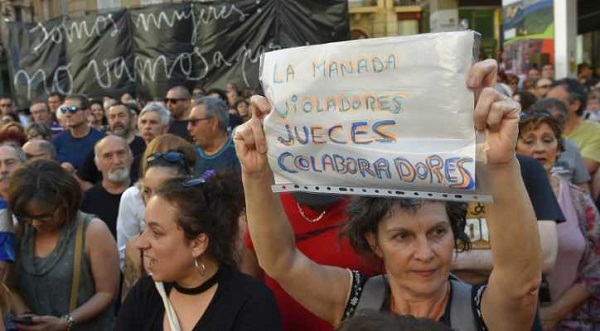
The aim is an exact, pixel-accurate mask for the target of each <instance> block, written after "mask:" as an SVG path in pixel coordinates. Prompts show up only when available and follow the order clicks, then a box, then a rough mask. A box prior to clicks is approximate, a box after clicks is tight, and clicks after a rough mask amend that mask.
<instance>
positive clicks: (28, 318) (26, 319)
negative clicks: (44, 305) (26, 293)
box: [12, 315, 35, 325]
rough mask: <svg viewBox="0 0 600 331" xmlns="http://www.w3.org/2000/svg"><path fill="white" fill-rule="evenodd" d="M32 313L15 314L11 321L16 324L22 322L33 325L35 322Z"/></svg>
mask: <svg viewBox="0 0 600 331" xmlns="http://www.w3.org/2000/svg"><path fill="white" fill-rule="evenodd" d="M32 318H33V315H19V316H15V317H13V319H12V320H13V322H14V323H16V324H22V325H33V324H35V323H34V322H33V320H32Z"/></svg>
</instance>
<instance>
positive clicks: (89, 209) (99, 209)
mask: <svg viewBox="0 0 600 331" xmlns="http://www.w3.org/2000/svg"><path fill="white" fill-rule="evenodd" d="M120 202H121V194H111V193H109V192H108V191H106V190H105V189H104V187H103V186H102V183H101V182H100V183H96V184H95V185H94V186H92V188H91V189H89V190H87V191H86V192H85V194H84V195H83V200H82V203H81V211H83V212H85V213H88V214H94V215H96V216H98V218H100V219H101V220H103V221H104V223H106V225H108V229H109V230H110V233H112V234H113V236H114V237H115V238H117V216H118V215H119V203H120Z"/></svg>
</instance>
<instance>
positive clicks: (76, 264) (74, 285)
mask: <svg viewBox="0 0 600 331" xmlns="http://www.w3.org/2000/svg"><path fill="white" fill-rule="evenodd" d="M85 218H86V216H85V215H84V214H83V213H80V216H79V217H77V230H76V233H75V251H74V252H73V279H72V281H71V298H70V299H69V312H72V311H73V310H75V308H77V296H78V294H79V281H80V279H81V257H82V255H83V225H84V224H83V223H84V221H85Z"/></svg>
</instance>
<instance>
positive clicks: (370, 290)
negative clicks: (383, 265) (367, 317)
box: [356, 275, 387, 312]
mask: <svg viewBox="0 0 600 331" xmlns="http://www.w3.org/2000/svg"><path fill="white" fill-rule="evenodd" d="M386 290H387V280H386V279H385V276H384V275H379V276H375V277H371V278H369V279H368V280H367V282H366V283H365V285H364V288H363V291H362V293H361V295H360V299H359V300H358V305H356V312H359V311H361V310H365V309H372V310H377V311H380V310H381V306H383V302H384V301H385V292H386Z"/></svg>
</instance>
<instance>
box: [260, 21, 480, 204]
mask: <svg viewBox="0 0 600 331" xmlns="http://www.w3.org/2000/svg"><path fill="white" fill-rule="evenodd" d="M477 38H478V35H477V34H476V33H475V32H473V31H460V32H448V33H435V34H422V35H415V36H407V37H391V38H380V39H363V40H359V41H347V42H338V43H330V44H324V45H316V46H306V47H297V48H290V49H283V50H278V51H273V52H268V53H266V54H265V55H264V57H263V58H262V61H261V82H262V85H263V87H264V90H265V95H266V96H267V98H268V99H269V101H270V102H271V104H272V106H273V111H272V112H271V114H269V116H267V117H266V118H265V120H264V127H265V133H266V135H267V145H268V160H269V164H270V166H271V168H272V169H273V171H274V173H275V176H276V185H277V186H278V187H279V189H281V190H290V189H291V190H303V188H306V190H308V189H307V188H308V187H309V186H310V187H314V186H320V187H325V186H334V187H345V188H369V189H388V190H395V189H404V190H412V191H421V192H448V193H455V192H458V191H461V192H465V191H467V192H468V191H470V190H474V189H475V159H476V155H475V153H476V152H475V130H474V127H473V100H474V96H473V93H472V91H471V90H469V89H468V88H467V87H466V78H467V73H468V70H469V68H470V67H471V64H472V62H473V49H474V47H475V44H476V40H477ZM304 186H306V187H304ZM291 187H293V189H292V188H291ZM312 191H314V190H312ZM361 192H363V193H364V192H367V191H366V190H351V191H350V192H347V191H346V193H350V194H352V193H354V194H361ZM370 192H371V193H372V192H373V191H372V190H371V191H370ZM377 192H379V190H377Z"/></svg>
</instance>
